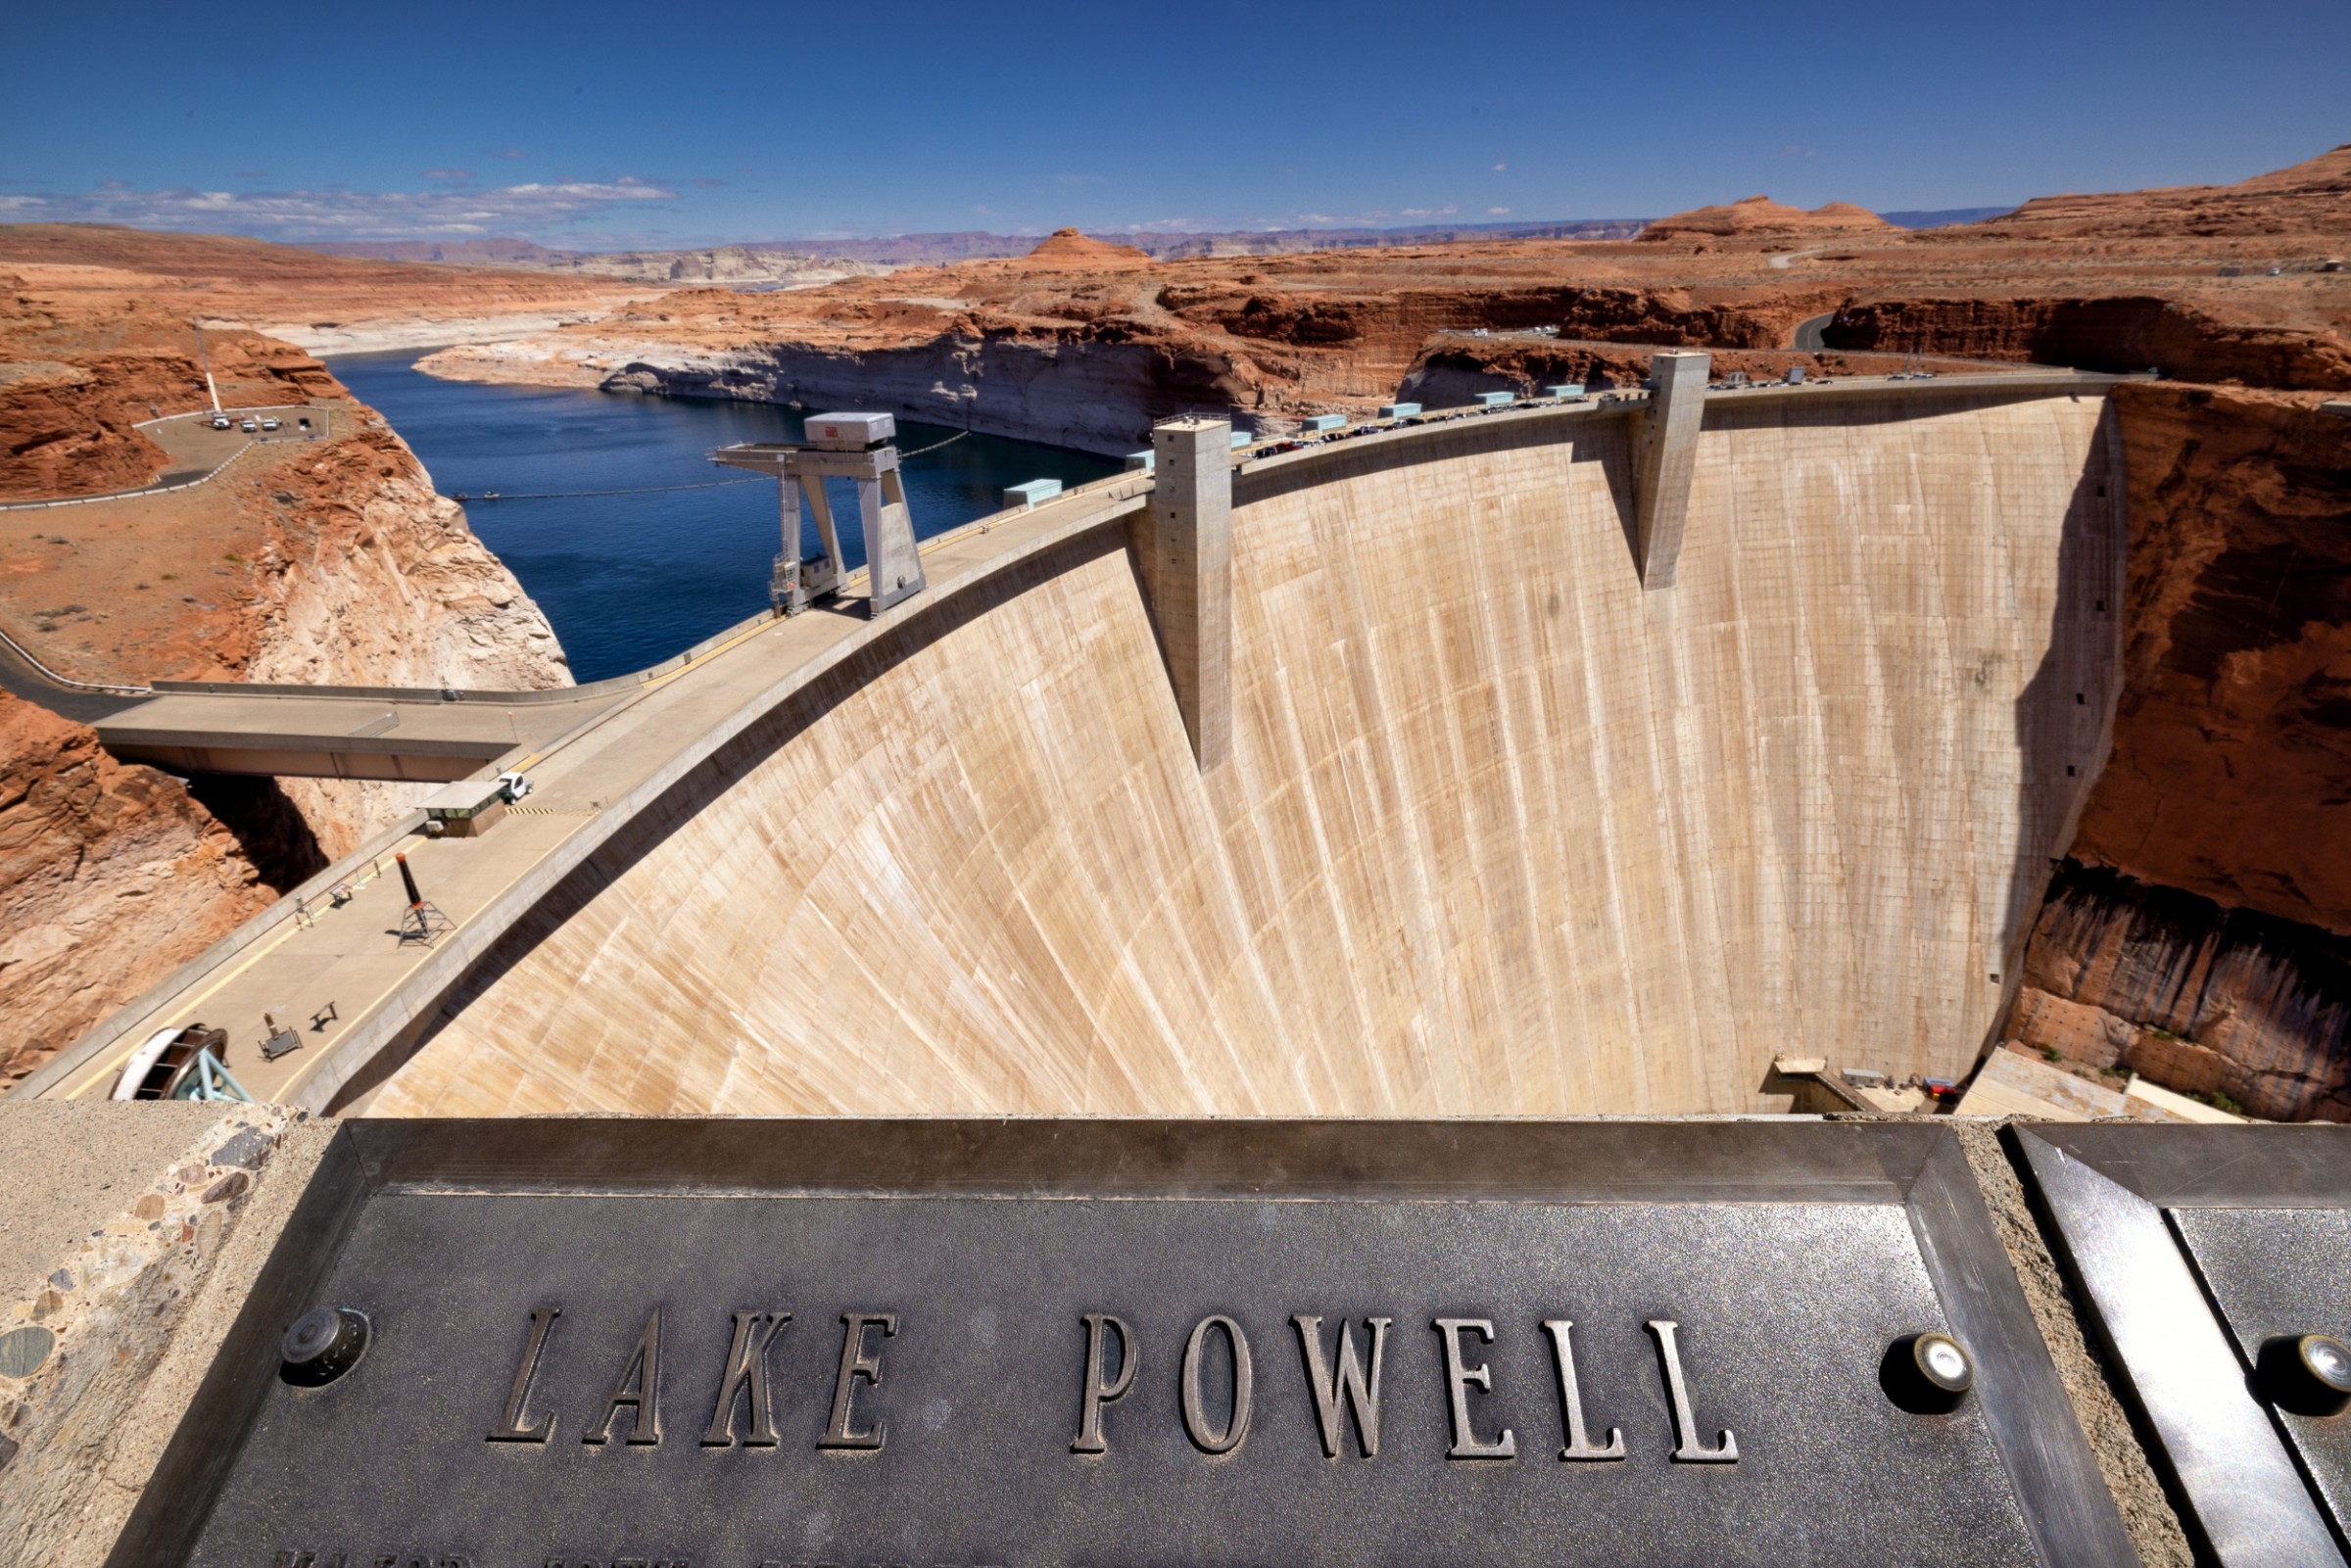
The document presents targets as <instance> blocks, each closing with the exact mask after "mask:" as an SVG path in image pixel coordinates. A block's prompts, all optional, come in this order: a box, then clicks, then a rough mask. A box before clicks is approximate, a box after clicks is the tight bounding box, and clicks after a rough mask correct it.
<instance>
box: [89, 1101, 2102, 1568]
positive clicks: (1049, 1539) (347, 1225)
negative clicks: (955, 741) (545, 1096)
mask: <svg viewBox="0 0 2351 1568" xmlns="http://www.w3.org/2000/svg"><path fill="white" fill-rule="evenodd" d="M345 1138H346V1140H347V1141H348V1149H347V1155H348V1160H347V1162H346V1164H344V1166H343V1167H342V1168H341V1169H339V1170H329V1171H327V1172H325V1173H324V1174H322V1176H321V1177H320V1189H319V1190H318V1191H317V1192H314V1193H313V1195H312V1197H313V1200H314V1201H313V1203H312V1205H311V1206H310V1207H311V1209H312V1211H313V1212H312V1214H311V1215H310V1216H309V1219H308V1221H307V1223H309V1224H310V1225H311V1226H312V1232H311V1234H310V1235H309V1236H307V1237H305V1236H298V1235H293V1234H290V1235H289V1237H288V1240H287V1243H286V1244H284V1245H281V1255H282V1254H284V1253H285V1252H286V1249H287V1247H294V1248H301V1249H307V1250H306V1251H305V1252H304V1254H303V1255H302V1256H298V1257H282V1256H281V1259H280V1263H281V1264H282V1266H280V1267H278V1268H277V1269H276V1270H275V1272H274V1275H273V1278H272V1280H271V1281H268V1282H266V1283H267V1289H265V1290H264V1291H263V1292H261V1293H258V1294H257V1297H256V1300H255V1303H254V1306H253V1307H252V1308H251V1309H250V1310H249V1312H248V1314H247V1321H246V1322H244V1323H242V1324H241V1325H240V1336H241V1337H240V1340H239V1341H238V1342H237V1343H234V1344H232V1346H231V1347H230V1350H229V1352H228V1353H227V1354H224V1356H223V1360H222V1365H221V1367H219V1368H218V1369H216V1373H215V1376H214V1379H213V1381H212V1383H211V1384H209V1385H208V1387H207V1389H206V1391H205V1394H204V1396H203V1399H204V1401H205V1405H204V1406H203V1407H202V1408H200V1410H199V1411H198V1412H197V1415H196V1416H195V1417H192V1418H191V1422H190V1430H189V1431H183V1433H182V1434H181V1439H180V1442H179V1443H177V1444H175V1445H174V1449H173V1454H172V1456H171V1459H170V1460H169V1461H168V1466H174V1465H175V1466H177V1469H176V1470H174V1471H173V1472H172V1479H173V1482H174V1484H175V1486H176V1488H177V1489H178V1491H177V1493H176V1494H175V1495H176V1496H180V1497H187V1496H202V1497H209V1498H210V1503H209V1508H205V1507H199V1508H197V1509H194V1510H191V1511H190V1514H189V1516H188V1518H187V1521H186V1524H185V1525H184V1526H182V1528H184V1529H186V1531H187V1536H186V1538H185V1539H184V1540H181V1541H174V1540H173V1539H172V1538H171V1535H170V1531H171V1529H172V1528H173V1526H172V1525H171V1523H170V1517H171V1516H169V1515H168V1512H167V1510H168V1497H164V1496H159V1497H153V1498H151V1499H150V1506H149V1507H148V1508H147V1509H146V1510H144V1511H143V1513H142V1516H141V1520H140V1521H139V1524H138V1527H137V1528H138V1529H140V1530H143V1531H145V1532H147V1534H146V1535H145V1536H144V1537H142V1538H140V1541H139V1542H133V1543H126V1545H129V1544H142V1543H143V1544H146V1545H153V1546H160V1547H163V1548H164V1549H165V1550H166V1551H167V1552H168V1553H169V1554H172V1555H179V1554H184V1555H185V1556H186V1557H187V1558H188V1560H191V1561H193V1562H195V1563H198V1564H202V1565H206V1568H336V1565H338V1564H339V1565H340V1568H360V1565H362V1564H364V1565H368V1568H378V1565H391V1568H409V1565H416V1564H424V1565H441V1568H448V1565H453V1564H464V1565H467V1568H493V1565H510V1568H524V1565H527V1568H554V1565H557V1564H560V1565H562V1568H582V1565H594V1568H618V1565H624V1564H647V1565H650V1564H659V1563H667V1564H695V1565H698V1568H759V1565H761V1564H768V1563H773V1564H779V1565H781V1564H811V1565H813V1564H832V1565H836V1568H849V1565H865V1564H905V1565H915V1564H926V1565H935V1568H936V1565H945V1564H955V1565H967V1568H982V1565H984V1568H1016V1565H1048V1564H1094V1563H1098V1564H1112V1563H1134V1562H1152V1563H1234V1564H1238V1563H1283V1564H1298V1563H1399V1564H1402V1563H1415V1564H1426V1563H1438V1562H1461V1563H1464V1564H1466V1563H1480V1564H1495V1563H1530V1564H1531V1563H1544V1564H1566V1563H1607V1564H1632V1563H1645V1562H1648V1563H1683V1562H1692V1561H1703V1562H1707V1563H1722V1564H1734V1563H1757V1564H1773V1565H1780V1564H1786V1563H1790V1562H1806V1563H1869V1564H1887V1563H1901V1562H1920V1563H1924V1562H1935V1563H1941V1564H1954V1563H1963V1564H2022V1563H2042V1562H2047V1563H2058V1562H2065V1563H2107V1562H2111V1563H2116V1564H2121V1563H2125V1562H2129V1561H2131V1560H2132V1559H2131V1557H2130V1555H2129V1548H2128V1546H2127V1544H2125V1543H2124V1540H2123V1537H2122V1533H2121V1529H2120V1526H2119V1522H2118V1521H2117V1519H2116V1516H2115V1513H2114V1509H2113V1506H2112V1504H2111V1502H2110V1501H2109V1500H2108V1498H2107V1497H2106V1494H2105V1491H2104V1488H2103V1487H2102V1485H2100V1484H2099V1482H2098V1479H2097V1476H2096V1473H2095V1470H2094V1467H2093V1466H2092V1464H2091V1461H2090V1459H2089V1456H2088V1453H2087V1447H2086V1445H2085V1444H2084V1443H2083V1441H2082V1438H2081V1435H2080V1432H2079V1430H2078V1428H2077V1427H2076V1426H2075V1424H2074V1420H2073V1416H2072V1413H2071V1410H2070V1407H2069V1406H2068V1405H2067V1403H2066V1402H2065V1400H2064V1398H2063V1395H2062V1393H2061V1392H2060V1391H2059V1389H2058V1388H2057V1385H2056V1381H2055V1377H2054V1374H2053V1372H2052V1370H2051V1368H2050V1366H2049V1363H2048V1360H2047V1356H2046V1354H2045V1351H2044V1350H2043V1349H2042V1347H2041V1344H2040V1341H2039V1337H2038V1335H2037V1334H2036V1333H2035V1332H2034V1330H2033V1327H2032V1323H2031V1320H2030V1317H2029V1315H2028V1314H2027V1312H2026V1308H2025V1307H2024V1304H2023V1302H2022V1299H2021V1297H2020V1296H2019V1294H2018V1292H2017V1289H2016V1285H2015V1281H2014V1278H2013V1276H2012V1275H2011V1274H2010V1272H2009V1269H2008V1265H2007V1261H2006V1259H2005V1256H2004V1255H2003V1254H2002V1253H2001V1252H2000V1251H1999V1248H1998V1244H1997V1241H1996V1238H1995V1237H1994V1236H1993V1234H1992V1231H1991V1224H1990V1220H1989V1217H1988V1216H1987V1215H1986V1213H1985V1212H1984V1210H1983V1207H1982V1203H1981V1200H1980V1199H1979V1198H1978V1196H1977V1194H1976V1192H1975V1189H1974V1188H1973V1186H1972V1184H1970V1183H1969V1182H1968V1179H1967V1174H1966V1167H1965V1162H1964V1160H1963V1159H1962V1158H1961V1157H1960V1155H1959V1152H1958V1149H1957V1146H1956V1144H1955V1142H1954V1141H1953V1139H1952V1138H1951V1136H1950V1134H1949V1133H1948V1132H1947V1131H1946V1130H1944V1129H1942V1128H1937V1127H1932V1126H1925V1125H1908V1126H1900V1125H1883V1124H1881V1125H1860V1124H1832V1123H1799V1124H1784V1125H1767V1124H1761V1123H1649V1124H1626V1123H1560V1122H1501V1123H1495V1122H1487V1123H1402V1124H1396V1123H1390V1124H1380V1123H1361V1122H1356V1123H1248V1122H1201V1123H1164V1122H1163V1123H1148V1122H1027V1123H1023V1122H1011V1123H1004V1122H936V1121H933V1122H887V1123H874V1122H744V1121H735V1122H711V1123H678V1122H586V1121H583V1122H529V1123H420V1124H398V1125H396V1124H388V1123H378V1124H367V1123H358V1124H353V1125H352V1126H350V1127H349V1128H347V1130H346V1133H345ZM338 1182H340V1183H341V1185H340V1187H338V1186H337V1183H338ZM315 1307H327V1308H333V1309H338V1310H339V1311H340V1313H341V1314H342V1315H341V1316H340V1317H338V1316H336V1315H334V1313H332V1312H330V1313H329V1314H328V1315H327V1316H325V1317H322V1318H318V1319H313V1320H312V1324H311V1326H310V1327H309V1328H307V1329H306V1330H305V1332H306V1333H308V1334H309V1335H310V1336H311V1337H310V1339H309V1340H308V1341H305V1342H304V1348H303V1350H302V1353H301V1354H304V1355H308V1354H311V1352H312V1350H314V1349H315V1348H316V1347H317V1346H321V1345H325V1344H326V1343H327V1342H328V1340H329V1339H332V1338H333V1337H334V1335H335V1334H336V1333H337V1332H340V1331H338V1330H336V1329H335V1325H336V1324H337V1323H345V1324H350V1325H353V1326H352V1327H351V1328H350V1330H349V1333H348V1334H347V1335H345V1337H344V1338H343V1339H342V1340H341V1341H340V1342H339V1343H340V1347H341V1348H340V1349H339V1350H337V1351H335V1352H334V1353H332V1354H327V1355H325V1356H323V1358H321V1359H319V1360H317V1361H315V1362H312V1361H305V1362H303V1363H302V1364H301V1365H296V1364H292V1363H288V1362H287V1361H286V1359H285V1356H286V1354H287V1353H286V1351H285V1349H284V1347H283V1345H282V1343H281V1342H282V1340H283V1337H284V1335H285V1331H286V1329H287V1328H288V1327H289V1325H291V1324H292V1323H293V1322H294V1321H295V1320H296V1319H297V1318H298V1317H300V1316H301V1314H302V1313H303V1312H305V1311H307V1310H309V1309H312V1308H315ZM1928 1333H1933V1334H1943V1335H1947V1336H1949V1338H1950V1340H1951V1341H1952V1342H1953V1343H1954V1344H1955V1345H1956V1346H1957V1347H1959V1348H1960V1349H1959V1353H1958V1355H1957V1358H1956V1359H1953V1360H1952V1361H1951V1365H1953V1366H1961V1365H1965V1366H1966V1367H1967V1369H1968V1371H1969V1372H1970V1373H1971V1374H1972V1382H1971V1386H1968V1387H1965V1388H1964V1389H1963V1390H1961V1391H1960V1392H1958V1393H1956V1394H1953V1395H1951V1396H1950V1397H1949V1398H1948V1399H1947V1400H1946V1401H1945V1402H1943V1404H1941V1405H1937V1404H1935V1403H1934V1402H1933V1400H1932V1399H1929V1400H1927V1401H1924V1402H1922V1401H1921V1400H1920V1399H1919V1398H1917V1397H1915V1396H1916V1395H1917V1393H1918V1391H1917V1390H1914V1389H1911V1388H1910V1387H1908V1386H1907V1385H1905V1384H1902V1383H1901V1382H1900V1380H1899V1377H1898V1375H1897V1370H1896V1369H1895V1364H1894V1363H1895V1361H1896V1360H1898V1359H1899V1356H1898V1355H1897V1354H1896V1352H1897V1348H1899V1347H1903V1346H1906V1345H1908V1344H1909V1343H1910V1341H1911V1340H1912V1338H1913V1337H1914V1336H1918V1335H1920V1334H1928ZM1938 1354H1945V1355H1946V1356H1947V1355H1948V1354H1950V1353H1948V1352H1939V1353H1938ZM319 1367H323V1368H325V1375H323V1376H322V1375H321V1374H320V1373H319V1372H318V1370H317V1368H319ZM306 1368H307V1370H306ZM1927 1392H1928V1393H1929V1394H1930V1395H1931V1394H1932V1392H1933V1391H1931V1390H1930V1391H1927ZM199 1433H200V1434H201V1435H200V1436H198V1435H197V1434H199ZM192 1439H193V1441H195V1442H196V1443H198V1444H200V1445H209V1446H210V1447H209V1448H206V1449H201V1450H200V1451H191V1449H190V1443H191V1440H192ZM207 1465H209V1466H210V1467H211V1469H210V1470H209V1472H208V1471H207V1469H206V1466H207ZM199 1488H209V1489H210V1490H209V1491H205V1492H202V1493H199V1491H198V1490H197V1489H199Z"/></svg>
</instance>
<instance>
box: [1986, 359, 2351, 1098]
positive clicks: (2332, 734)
mask: <svg viewBox="0 0 2351 1568" xmlns="http://www.w3.org/2000/svg"><path fill="white" fill-rule="evenodd" d="M2114 401H2115V404H2116V408H2117V411H2118V413H2119V415H2120V417H2121V427H2122V431H2123V436H2124V442H2125V448H2126V451H2127V454H2128V455H2127V463H2126V466H2127V469H2128V472H2129V492H2130V528H2131V549H2130V573H2129V587H2128V589H2127V592H2126V597H2125V613H2126V617H2127V619H2126V627H2127V637H2126V641H2125V686H2124V693H2123V698H2122V703H2121V706H2120V709H2119V711H2118V713H2117V716H2116V720H2115V732H2114V750H2113V756H2112V760H2111V761H2110V762H2109V763H2108V764H2107V767H2106V770H2105V772H2104V773H2103V774H2102V775H2101V776H2100V778H2099V780H2098V783H2097V785H2096V787H2095V788H2094V789H2093V790H2092V791H2091V794H2090V797H2089V800H2088V802H2087V805H2086V806H2085V808H2084V810H2083V815H2082V824H2081V831H2080V832H2079V834H2078V835H2077V836H2076V838H2075V840H2074V843H2073V848H2072V854H2073V855H2074V857H2075V858H2076V860H2077V861H2078V862H2080V863H2082V864H2081V866H2080V868H2078V869H2076V870H2073V871H2070V872H2069V873H2068V874H2067V875H2066V876H2065V877H2063V878H2061V879H2060V883H2059V891H2058V893H2057V894H2056V895H2055V896H2054V897H2053V898H2052V901H2051V903H2050V905H2049V907H2048V909H2047V910H2046V911H2044V912H2043V914H2042V916H2041V919H2040V921H2039V925H2038V927H2037V928H2036V930H2035V933H2034V937H2033V944H2032V952H2031V956H2030V958H2029V960H2028V963H2027V975H2026V987H2027V988H2026V989H2025V991H2024V992H2023V993H2021V994H2020V996H2019V998H2018V1003H2017V1010H2016V1014H2015V1017H2014V1018H2013V1020H2012V1021H2011V1022H2010V1025H2009V1032H2010V1033H2011V1034H2013V1035H2014V1036H2016V1037H2017V1038H2020V1039H2022V1040H2023V1041H2024V1042H2025V1043H2026V1044H2028V1045H2031V1046H2035V1047H2039V1048H2040V1049H2044V1050H2054V1051H2056V1052H2058V1053H2059V1054H2061V1055H2063V1056H2065V1057H2067V1058H2069V1059H2072V1060H2076V1061H2081V1062H2084V1063H2086V1064H2087V1065H2090V1066H2106V1065H2108V1064H2110V1063H2113V1062H2115V1061H2117V1060H2119V1061H2120V1062H2121V1063H2122V1064H2123V1065H2124V1066H2126V1067H2132V1068H2135V1069H2138V1070H2141V1071H2144V1072H2146V1073H2147V1075H2148V1076H2149V1077H2152V1078H2154V1079H2155V1080H2156V1081H2157V1082H2159V1083H2164V1084H2167V1085H2169V1086H2171V1087H2174V1088H2181V1089H2185V1090H2188V1091H2190V1092H2196V1093H2205V1094H2220V1095H2225V1096H2227V1097H2228V1098H2230V1099H2231V1100H2232V1101H2234V1102H2236V1103H2238V1104H2241V1105H2243V1106H2244V1107H2246V1108H2247V1109H2249V1110H2251V1111H2252V1112H2253V1113H2254V1114H2255V1115H2258V1116H2263V1117H2275V1118H2279V1119H2288V1120H2299V1119H2303V1118H2306V1117H2327V1118H2328V1119H2334V1120H2342V1119H2351V1032H2347V1030H2351V980H2347V979H2346V976H2351V832H2347V831H2346V821H2347V817H2346V813H2347V811H2351V419H2345V418H2343V417H2341V416H2339V415H2335V414H2329V413H2327V412H2324V411H2322V410H2321V409H2320V408H2319V407H2318V406H2317V404H2318V402H2319V400H2318V399H2317V398H2316V397H2312V396H2307V395H2304V396H2295V395H2290V394H2278V393H2267V392H2257V391H2247V390H2241V389H2231V388H2208V387H2183V386H2173V385H2167V384H2160V383H2157V384H2137V385H2132V386H2126V387H2122V388H2119V389H2117V391H2116V394H2115V399H2114ZM2115 873H2119V874H2120V875H2119V876H2117V875H2113V874H2115Z"/></svg>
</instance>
